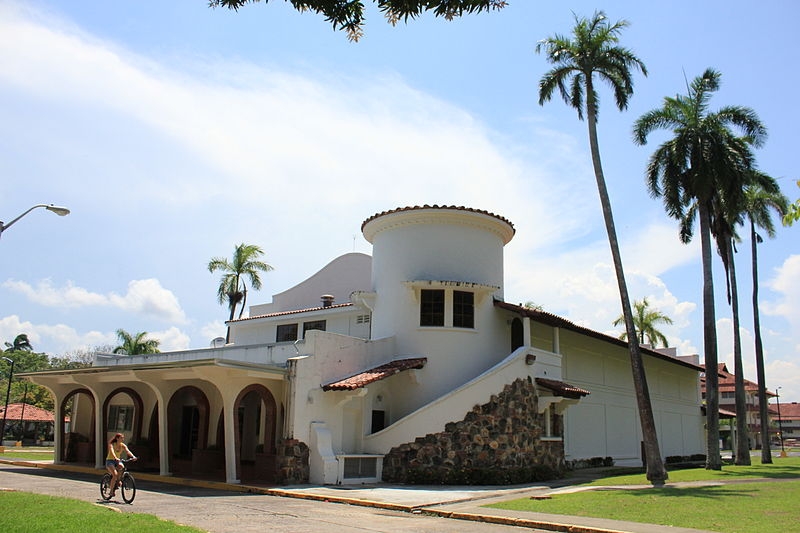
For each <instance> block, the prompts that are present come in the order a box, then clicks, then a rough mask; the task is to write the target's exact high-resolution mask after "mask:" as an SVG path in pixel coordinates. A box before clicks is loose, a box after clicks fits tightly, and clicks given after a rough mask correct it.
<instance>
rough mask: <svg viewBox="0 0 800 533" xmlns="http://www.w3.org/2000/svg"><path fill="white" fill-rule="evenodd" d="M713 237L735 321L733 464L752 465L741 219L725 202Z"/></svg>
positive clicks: (718, 206)
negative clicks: (738, 247) (739, 262)
mask: <svg viewBox="0 0 800 533" xmlns="http://www.w3.org/2000/svg"><path fill="white" fill-rule="evenodd" d="M714 205H715V207H714V213H712V223H711V234H712V235H713V236H714V239H715V241H716V242H717V251H718V253H719V255H720V257H721V258H722V262H723V264H724V266H725V281H726V283H727V289H728V304H729V305H730V306H731V315H732V318H733V366H734V370H733V373H734V401H735V404H736V452H735V458H734V463H735V464H737V465H743V466H744V465H750V435H749V433H750V429H749V426H748V425H747V397H746V392H745V390H744V364H743V362H742V336H741V333H740V331H739V290H738V286H737V281H736V261H735V259H734V251H735V246H734V240H738V235H736V231H735V229H734V227H733V223H732V221H733V220H734V218H736V217H737V216H740V214H739V213H737V211H738V210H739V208H737V207H735V206H725V205H724V202H714Z"/></svg>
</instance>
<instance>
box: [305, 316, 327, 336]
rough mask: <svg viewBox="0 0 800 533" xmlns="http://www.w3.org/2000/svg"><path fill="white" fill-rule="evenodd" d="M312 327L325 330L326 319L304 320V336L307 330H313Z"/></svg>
mask: <svg viewBox="0 0 800 533" xmlns="http://www.w3.org/2000/svg"><path fill="white" fill-rule="evenodd" d="M312 329H316V330H319V331H325V321H324V320H313V321H311V322H303V338H305V336H306V331H311V330H312Z"/></svg>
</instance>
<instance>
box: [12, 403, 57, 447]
mask: <svg viewBox="0 0 800 533" xmlns="http://www.w3.org/2000/svg"><path fill="white" fill-rule="evenodd" d="M0 418H5V421H6V429H5V433H6V436H8V437H9V438H11V436H13V438H14V439H16V440H20V439H22V438H26V439H34V440H47V441H51V440H53V428H54V427H55V420H56V419H55V414H54V413H53V412H52V411H48V410H47V409H42V408H41V407H37V406H35V405H30V404H28V403H21V402H20V403H10V404H8V411H6V410H5V407H4V406H0ZM66 421H69V417H66Z"/></svg>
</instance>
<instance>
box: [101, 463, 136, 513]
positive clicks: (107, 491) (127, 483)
mask: <svg viewBox="0 0 800 533" xmlns="http://www.w3.org/2000/svg"><path fill="white" fill-rule="evenodd" d="M135 460H136V459H122V460H120V464H122V475H121V476H120V478H119V481H117V487H118V488H119V489H120V492H121V493H122V500H123V501H124V502H125V503H133V499H134V498H135V497H136V480H135V479H134V478H133V474H131V473H130V472H129V471H128V468H127V467H126V465H125V463H128V462H130V461H135ZM100 496H101V497H102V498H103V499H104V500H105V501H108V500H110V499H111V474H109V473H108V472H106V473H105V475H103V478H102V479H101V480H100Z"/></svg>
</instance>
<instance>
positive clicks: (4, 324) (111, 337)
mask: <svg viewBox="0 0 800 533" xmlns="http://www.w3.org/2000/svg"><path fill="white" fill-rule="evenodd" d="M20 333H25V334H27V335H28V338H29V339H30V341H31V345H32V346H33V349H34V350H35V351H37V352H38V351H47V352H48V353H49V354H50V355H59V354H64V353H66V352H70V351H74V350H81V349H83V350H90V349H92V348H95V347H97V346H104V345H109V344H116V341H117V337H116V334H114V333H102V332H99V331H89V332H86V333H78V332H77V331H76V330H75V329H74V328H73V327H71V326H67V325H65V324H56V325H49V324H34V323H32V322H29V321H22V320H20V318H19V317H18V316H16V315H11V316H7V317H3V318H0V339H8V340H11V339H13V338H14V337H16V336H17V335H19V334H20ZM42 345H45V346H47V348H46V349H44V350H43V349H42Z"/></svg>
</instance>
